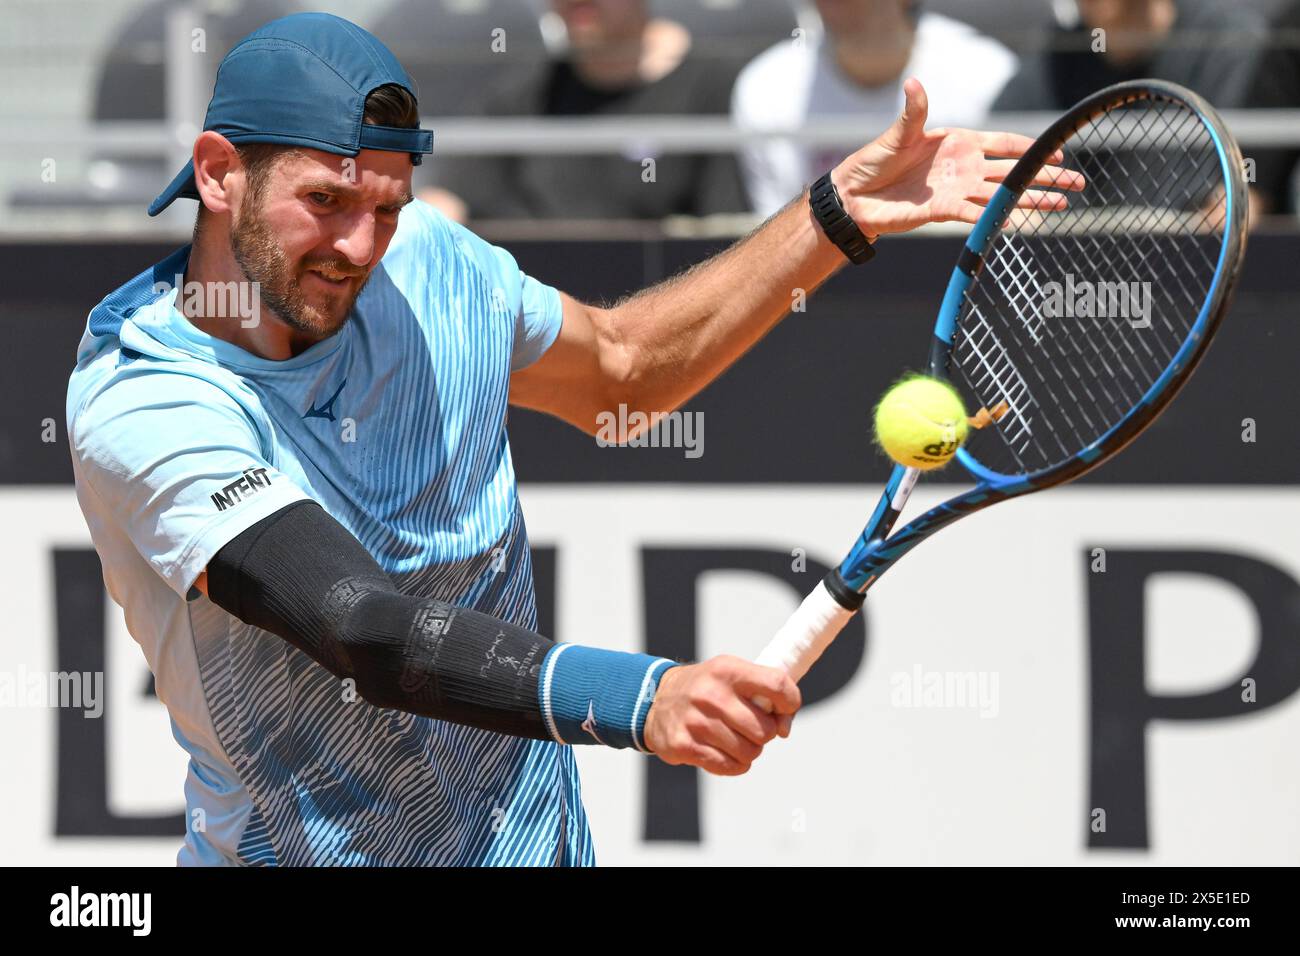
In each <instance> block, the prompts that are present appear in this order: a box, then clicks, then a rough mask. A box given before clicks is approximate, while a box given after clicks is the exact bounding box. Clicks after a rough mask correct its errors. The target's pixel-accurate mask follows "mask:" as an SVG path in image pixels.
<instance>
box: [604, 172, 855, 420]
mask: <svg viewBox="0 0 1300 956" xmlns="http://www.w3.org/2000/svg"><path fill="white" fill-rule="evenodd" d="M847 261H848V260H847V259H845V257H844V254H843V253H842V252H840V250H839V249H838V248H836V247H835V245H834V244H833V243H832V242H831V241H830V240H829V239H827V238H826V235H825V233H824V232H823V231H822V229H821V227H820V226H819V225H818V224H817V222H816V220H815V219H813V217H812V213H811V210H810V209H809V205H808V191H807V190H804V192H803V193H802V195H800V196H799V197H798V198H797V199H795V200H794V201H792V202H791V203H789V204H788V205H787V206H786V207H785V208H784V209H782V210H781V211H780V212H778V213H776V215H774V216H773V217H771V218H770V219H768V220H767V221H766V222H765V223H764V224H763V225H762V226H760V227H759V228H758V229H756V230H755V231H754V232H752V233H751V234H750V235H748V236H746V237H745V238H744V239H741V240H740V241H739V242H737V243H736V244H734V245H732V246H731V247H729V248H728V249H727V250H725V251H724V252H721V253H719V254H718V255H716V256H714V257H713V258H711V259H708V260H707V261H705V262H703V263H700V264H699V265H697V266H694V267H693V268H691V269H690V270H688V271H687V272H685V273H683V274H681V275H678V276H675V277H673V278H671V279H668V280H666V281H664V282H661V283H659V284H657V285H655V286H652V287H650V288H649V289H646V290H644V291H642V292H639V293H637V294H636V295H633V296H631V297H629V298H627V299H625V300H623V301H621V302H619V303H617V304H616V305H615V306H613V307H612V308H611V309H608V310H606V311H605V312H604V314H603V316H602V320H603V321H606V322H608V323H610V326H611V328H612V329H613V330H614V331H613V332H612V334H611V335H610V336H609V338H610V339H612V340H615V341H617V342H619V344H620V347H621V348H622V349H623V350H624V352H625V353H626V355H627V360H626V368H627V369H628V372H627V381H626V382H625V384H624V388H623V390H622V396H623V399H624V400H626V401H627V403H628V405H629V406H630V407H632V408H635V409H636V410H640V411H645V412H656V411H665V412H666V411H671V410H672V409H674V408H676V407H677V406H679V405H681V404H682V403H683V402H685V401H686V400H688V399H689V398H690V397H691V396H692V395H694V394H695V393H697V392H698V391H699V390H700V389H702V388H703V387H704V386H705V385H707V384H708V383H709V382H711V381H712V380H713V379H715V378H716V377H717V376H718V375H720V374H721V373H722V372H723V371H724V370H725V369H726V368H727V367H728V366H730V365H731V364H732V363H733V362H735V361H736V359H738V358H739V357H740V356H741V355H743V354H744V353H745V352H746V351H747V350H748V349H749V348H750V347H751V346H752V345H753V344H754V343H755V342H757V341H758V340H759V339H761V338H762V337H763V336H764V335H765V334H767V332H768V331H769V330H770V329H771V328H772V327H773V326H774V325H776V323H777V322H779V321H780V320H781V318H782V317H783V316H785V315H786V313H788V312H789V311H790V310H791V307H792V306H793V305H794V303H795V302H796V300H797V299H799V298H800V297H803V296H807V295H810V294H811V293H812V292H813V290H814V289H816V288H817V287H818V286H819V285H821V283H822V282H824V281H825V280H826V279H827V278H828V277H830V276H831V275H832V274H833V273H834V272H835V271H836V270H837V269H839V268H840V267H841V266H842V265H844V264H845V263H846V262H847Z"/></svg>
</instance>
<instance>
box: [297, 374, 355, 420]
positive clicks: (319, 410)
mask: <svg viewBox="0 0 1300 956" xmlns="http://www.w3.org/2000/svg"><path fill="white" fill-rule="evenodd" d="M347 384H348V380H347V379H346V378H345V379H344V380H343V381H342V382H340V383H339V387H338V389H337V390H335V392H334V394H333V395H331V396H330V397H329V401H327V402H325V404H323V405H320V406H316V405H313V406H312V407H311V408H309V409H307V411H306V413H305V414H304V415H303V416H302V417H303V418H325V419H328V420H329V421H337V419H335V417H334V403H335V402H336V401H338V397H339V395H340V394H341V393H342V392H343V387H344V386H345V385H347Z"/></svg>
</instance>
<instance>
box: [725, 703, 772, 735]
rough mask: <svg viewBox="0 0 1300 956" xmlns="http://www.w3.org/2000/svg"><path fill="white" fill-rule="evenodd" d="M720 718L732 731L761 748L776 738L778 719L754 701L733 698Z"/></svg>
mask: <svg viewBox="0 0 1300 956" xmlns="http://www.w3.org/2000/svg"><path fill="white" fill-rule="evenodd" d="M720 716H721V717H722V719H723V720H725V721H726V722H727V726H729V727H731V729H732V730H734V731H736V732H737V733H738V734H740V735H741V736H743V737H744V738H745V739H746V740H748V741H750V742H751V743H755V744H758V745H759V746H760V747H761V746H762V745H763V744H765V743H767V742H768V741H769V740H771V739H772V738H773V737H775V736H776V729H777V723H776V717H775V716H773V715H772V714H771V713H770V712H769V711H766V710H764V709H762V708H761V707H760V706H759V705H758V704H757V703H755V702H754V701H752V700H748V699H744V698H740V697H736V698H733V699H732V700H731V702H730V703H729V704H728V705H727V706H726V707H725V708H723V709H722V711H721V714H720Z"/></svg>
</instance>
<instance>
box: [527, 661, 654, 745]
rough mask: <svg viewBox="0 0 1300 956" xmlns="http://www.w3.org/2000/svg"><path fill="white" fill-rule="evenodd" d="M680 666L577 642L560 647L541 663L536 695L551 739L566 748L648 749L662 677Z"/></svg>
mask: <svg viewBox="0 0 1300 956" xmlns="http://www.w3.org/2000/svg"><path fill="white" fill-rule="evenodd" d="M674 666H676V662H674V661H670V660H668V659H667V658H664V657H651V656H650V655H649V654H628V653H625V652H623V651H610V650H604V649H601V648H598V647H583V646H580V645H578V644H558V645H556V646H555V647H553V648H551V650H550V651H548V652H547V654H546V657H545V658H544V659H543V661H542V676H541V680H540V681H538V690H537V692H538V695H539V697H540V698H541V700H540V704H541V709H542V716H543V718H544V719H545V720H546V726H547V728H548V729H549V730H550V732H551V736H552V737H554V738H555V739H556V741H558V742H559V743H562V744H604V745H605V746H606V747H635V748H636V749H637V750H639V751H641V752H642V753H649V751H648V750H647V749H646V746H645V719H646V715H647V714H648V713H649V712H650V704H651V703H652V702H653V701H654V696H655V691H656V690H657V689H658V687H659V679H660V678H661V677H662V676H663V674H664V672H665V671H666V670H668V668H670V667H674Z"/></svg>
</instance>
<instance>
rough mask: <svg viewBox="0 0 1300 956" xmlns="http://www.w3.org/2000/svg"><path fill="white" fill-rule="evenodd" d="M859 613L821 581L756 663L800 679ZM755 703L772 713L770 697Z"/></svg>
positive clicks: (759, 698) (756, 699) (758, 698)
mask: <svg viewBox="0 0 1300 956" xmlns="http://www.w3.org/2000/svg"><path fill="white" fill-rule="evenodd" d="M856 613H857V612H856V611H847V610H845V609H844V608H843V607H841V606H840V602H839V601H837V600H835V598H833V597H831V592H830V591H828V590H826V585H825V584H824V583H823V582H821V581H819V582H817V587H815V588H813V590H812V591H811V592H810V593H809V595H808V596H807V597H806V598H804V599H803V603H802V604H800V605H799V607H798V608H797V609H796V610H795V612H794V613H793V614H791V615H790V617H789V619H787V620H786V622H785V624H783V625H781V629H780V630H779V631H777V632H776V636H775V637H773V638H772V640H771V641H769V642H768V645H767V647H765V648H763V653H761V654H759V655H758V661H757V662H756V663H758V664H762V665H763V666H764V667H779V668H781V669H782V670H784V671H785V672H786V673H787V674H789V675H790V676H791V677H792V678H793V679H794V680H795V682H796V683H798V682H799V681H800V680H802V679H803V675H804V674H806V673H808V668H810V667H812V666H813V664H815V663H816V662H817V658H819V657H821V656H822V652H823V651H825V650H826V648H827V647H829V646H830V643H831V641H833V640H835V636H836V635H837V634H839V632H840V631H842V630H843V629H844V625H845V624H847V623H848V622H849V619H850V618H851V617H853V615H854V614H856ZM754 703H755V704H757V705H758V706H759V707H762V708H763V709H764V710H766V711H768V712H769V713H770V712H771V710H772V704H771V701H768V700H765V699H763V698H761V697H756V698H754Z"/></svg>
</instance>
